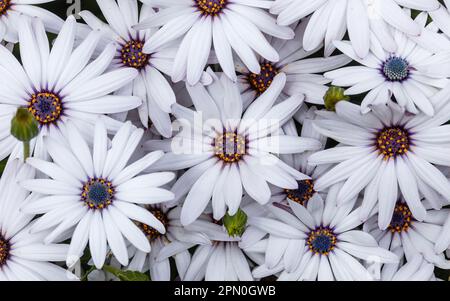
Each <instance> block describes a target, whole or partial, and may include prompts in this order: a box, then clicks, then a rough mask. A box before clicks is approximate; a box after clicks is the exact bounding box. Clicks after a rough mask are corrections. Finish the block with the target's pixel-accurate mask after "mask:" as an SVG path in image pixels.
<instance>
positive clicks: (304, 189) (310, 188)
mask: <svg viewBox="0 0 450 301" xmlns="http://www.w3.org/2000/svg"><path fill="white" fill-rule="evenodd" d="M315 112H316V108H315V107H312V108H310V109H309V110H308V111H307V112H306V114H305V117H304V119H303V124H302V130H301V134H300V135H299V134H298V130H297V127H296V124H295V122H294V120H290V121H288V122H287V123H286V124H285V125H284V126H283V131H284V132H285V133H286V134H287V135H292V136H299V137H306V138H312V139H316V140H318V141H320V142H321V143H322V146H323V147H325V144H326V140H327V139H326V137H324V136H322V135H320V134H319V133H318V132H317V131H316V130H314V128H313V124H312V123H313V120H314V119H315V118H317V117H318V116H317V115H316V114H315ZM323 147H322V148H321V149H323ZM321 149H319V150H317V151H320V150H321ZM313 153H314V151H306V152H304V153H301V154H286V155H281V160H283V161H284V162H285V163H286V164H288V165H289V166H291V167H293V168H294V169H295V170H298V171H300V172H301V173H303V174H304V175H305V179H303V180H300V181H297V182H298V188H297V189H283V188H279V187H272V189H271V190H272V197H271V201H272V202H284V203H287V201H289V200H291V201H294V202H296V203H299V204H301V205H303V206H306V205H307V204H308V202H314V201H315V200H316V199H317V198H321V196H320V194H319V193H318V192H317V191H316V190H315V189H314V181H315V180H316V179H317V178H319V177H320V175H322V174H324V173H325V172H326V171H327V169H328V167H329V166H323V167H319V168H316V166H311V165H308V157H309V156H310V155H311V154H313Z"/></svg>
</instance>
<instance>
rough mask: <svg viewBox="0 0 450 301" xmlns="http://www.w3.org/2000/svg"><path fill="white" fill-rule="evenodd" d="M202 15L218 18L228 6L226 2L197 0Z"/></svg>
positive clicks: (224, 0)
mask: <svg viewBox="0 0 450 301" xmlns="http://www.w3.org/2000/svg"><path fill="white" fill-rule="evenodd" d="M196 2H197V7H198V9H199V10H200V12H201V14H202V15H208V16H217V15H218V14H219V13H220V12H221V11H222V9H223V8H224V7H225V5H226V4H227V1H226V0H196Z"/></svg>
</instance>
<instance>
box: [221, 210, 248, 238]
mask: <svg viewBox="0 0 450 301" xmlns="http://www.w3.org/2000/svg"><path fill="white" fill-rule="evenodd" d="M223 225H224V226H225V228H226V229H227V232H228V235H229V236H242V234H243V233H244V231H245V226H246V225H247V214H245V212H244V211H242V210H241V209H239V210H238V211H237V212H236V214H235V215H233V216H230V215H229V214H228V213H227V214H226V215H225V216H224V218H223Z"/></svg>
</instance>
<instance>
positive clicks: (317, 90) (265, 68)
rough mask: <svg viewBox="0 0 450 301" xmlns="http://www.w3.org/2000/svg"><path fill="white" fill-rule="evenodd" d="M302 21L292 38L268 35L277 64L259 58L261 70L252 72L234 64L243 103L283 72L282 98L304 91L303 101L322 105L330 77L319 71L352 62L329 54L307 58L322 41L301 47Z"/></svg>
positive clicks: (316, 50)
mask: <svg viewBox="0 0 450 301" xmlns="http://www.w3.org/2000/svg"><path fill="white" fill-rule="evenodd" d="M307 23H308V22H306V21H303V22H301V23H300V24H298V25H297V26H296V27H295V30H294V31H295V38H294V39H292V40H289V41H286V40H281V39H277V38H271V39H270V40H269V41H270V43H271V45H272V46H273V47H274V48H275V50H276V51H277V52H278V53H279V55H280V60H279V61H278V62H276V63H274V62H270V61H267V60H266V59H264V58H261V57H258V59H259V62H260V65H261V72H260V73H252V72H251V71H249V69H248V68H247V67H245V65H243V64H238V65H237V70H238V71H239V72H240V73H241V75H240V76H238V81H239V83H240V85H241V86H240V89H241V91H242V93H243V95H242V98H243V100H244V104H249V103H250V102H251V101H253V100H254V99H255V98H256V97H257V96H259V95H261V93H263V92H264V91H266V90H267V88H268V87H269V86H270V84H271V83H272V81H273V79H274V77H275V76H276V75H277V74H278V73H285V74H286V77H287V80H286V85H285V87H284V89H283V93H282V94H281V97H282V98H283V99H285V98H288V97H289V96H292V95H295V94H304V95H305V102H308V103H314V104H320V105H323V96H324V95H325V93H326V91H327V90H328V87H327V86H326V84H328V83H329V82H331V80H329V79H327V78H325V77H324V76H323V75H322V73H323V72H326V71H330V70H334V69H336V68H339V67H342V66H344V65H347V64H348V63H350V62H351V61H352V59H351V58H349V57H348V56H346V55H343V54H341V55H336V56H332V57H326V58H323V57H309V56H313V55H314V54H316V53H317V52H318V51H319V49H320V48H322V46H323V44H320V45H319V46H318V47H316V48H315V49H312V50H311V51H306V50H305V49H304V48H303V36H304V33H305V28H306V24H307Z"/></svg>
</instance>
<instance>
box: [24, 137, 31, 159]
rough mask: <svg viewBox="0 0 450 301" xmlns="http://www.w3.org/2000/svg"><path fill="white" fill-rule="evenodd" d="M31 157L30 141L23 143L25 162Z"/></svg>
mask: <svg viewBox="0 0 450 301" xmlns="http://www.w3.org/2000/svg"><path fill="white" fill-rule="evenodd" d="M29 156H30V141H25V142H24V143H23V161H26V160H27V158H28V157H29Z"/></svg>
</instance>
